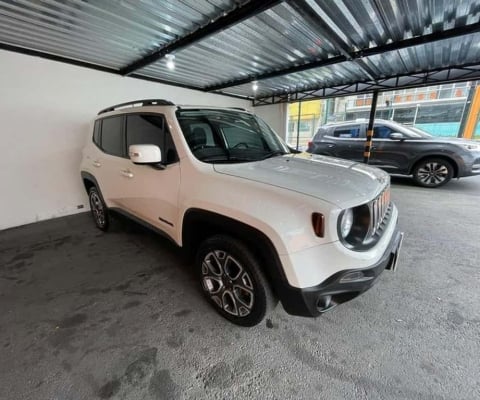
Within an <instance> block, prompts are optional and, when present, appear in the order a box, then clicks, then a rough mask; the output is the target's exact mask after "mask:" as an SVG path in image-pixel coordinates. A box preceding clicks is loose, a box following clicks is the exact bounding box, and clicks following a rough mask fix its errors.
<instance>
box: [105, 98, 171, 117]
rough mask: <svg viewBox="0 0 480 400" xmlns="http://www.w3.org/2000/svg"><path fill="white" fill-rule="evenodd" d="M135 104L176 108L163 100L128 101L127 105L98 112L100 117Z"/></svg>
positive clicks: (123, 104) (121, 104) (116, 105)
mask: <svg viewBox="0 0 480 400" xmlns="http://www.w3.org/2000/svg"><path fill="white" fill-rule="evenodd" d="M135 104H139V105H140V106H174V105H175V104H173V103H172V102H171V101H168V100H163V99H147V100H134V101H127V102H126V103H120V104H115V105H114V106H111V107H107V108H104V109H103V110H101V111H99V112H98V115H100V114H104V113H106V112H109V111H115V110H116V109H117V108H121V107H125V106H133V105H135Z"/></svg>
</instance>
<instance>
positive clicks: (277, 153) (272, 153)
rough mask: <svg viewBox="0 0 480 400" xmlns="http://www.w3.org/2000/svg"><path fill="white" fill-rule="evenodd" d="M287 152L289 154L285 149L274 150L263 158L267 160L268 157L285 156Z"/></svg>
mask: <svg viewBox="0 0 480 400" xmlns="http://www.w3.org/2000/svg"><path fill="white" fill-rule="evenodd" d="M285 154H288V153H287V152H285V151H283V150H274V151H271V152H270V153H267V154H265V155H264V156H263V157H262V158H261V159H262V160H266V159H267V158H271V157H278V156H284V155H285Z"/></svg>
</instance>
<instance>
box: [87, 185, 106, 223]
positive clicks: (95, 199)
mask: <svg viewBox="0 0 480 400" xmlns="http://www.w3.org/2000/svg"><path fill="white" fill-rule="evenodd" d="M88 199H89V201H90V210H91V212H92V217H93V221H94V222H95V225H96V226H97V228H98V229H100V230H102V231H104V232H105V231H107V230H108V228H109V226H110V214H109V212H108V208H107V206H106V205H105V202H104V201H103V199H102V196H101V195H100V192H99V191H98V189H97V188H96V187H95V186H92V187H91V188H90V189H89V190H88Z"/></svg>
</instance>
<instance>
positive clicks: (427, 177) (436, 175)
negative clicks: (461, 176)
mask: <svg viewBox="0 0 480 400" xmlns="http://www.w3.org/2000/svg"><path fill="white" fill-rule="evenodd" d="M452 177H453V167H452V164H451V163H449V162H448V161H447V160H444V159H442V158H426V159H424V160H421V161H420V162H419V163H418V164H417V165H416V166H415V168H414V170H413V179H414V180H415V182H416V183H417V184H419V185H420V186H423V187H428V188H436V187H439V186H442V185H445V184H446V183H447V182H448V181H450V179H452Z"/></svg>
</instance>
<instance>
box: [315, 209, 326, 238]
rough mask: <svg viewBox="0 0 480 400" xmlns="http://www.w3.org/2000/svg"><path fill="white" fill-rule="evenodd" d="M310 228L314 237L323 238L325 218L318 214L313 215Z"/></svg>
mask: <svg viewBox="0 0 480 400" xmlns="http://www.w3.org/2000/svg"><path fill="white" fill-rule="evenodd" d="M312 226H313V231H314V232H315V235H317V236H318V237H323V236H324V234H325V216H324V215H323V214H320V213H313V214H312Z"/></svg>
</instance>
